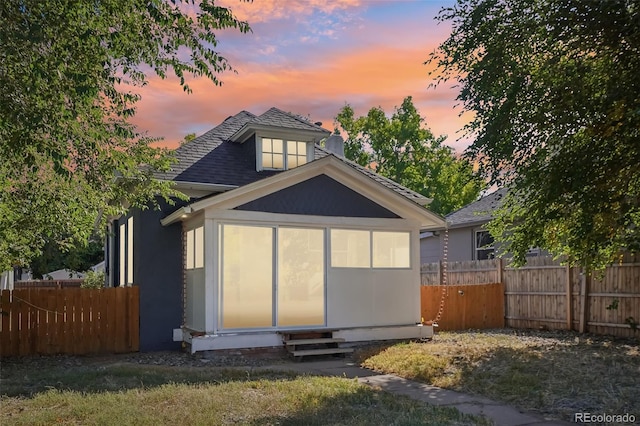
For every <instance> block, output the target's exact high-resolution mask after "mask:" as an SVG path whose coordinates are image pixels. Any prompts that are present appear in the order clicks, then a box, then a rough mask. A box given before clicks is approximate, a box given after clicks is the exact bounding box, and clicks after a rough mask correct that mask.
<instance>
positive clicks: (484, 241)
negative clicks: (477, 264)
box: [475, 231, 495, 260]
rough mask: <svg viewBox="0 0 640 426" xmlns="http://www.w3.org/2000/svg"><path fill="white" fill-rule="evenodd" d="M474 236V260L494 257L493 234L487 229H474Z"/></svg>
mask: <svg viewBox="0 0 640 426" xmlns="http://www.w3.org/2000/svg"><path fill="white" fill-rule="evenodd" d="M475 237H476V238H475V252H476V260H485V259H493V258H494V257H495V249H494V247H493V236H491V234H490V233H489V231H476V232H475Z"/></svg>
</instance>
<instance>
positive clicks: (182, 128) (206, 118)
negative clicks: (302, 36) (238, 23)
mask: <svg viewBox="0 0 640 426" xmlns="http://www.w3.org/2000/svg"><path fill="white" fill-rule="evenodd" d="M327 3H330V4H329V5H325V2H324V1H320V0H317V1H316V0H306V1H287V2H276V1H275V0H274V1H259V0H256V1H254V2H253V3H251V4H245V3H241V2H238V3H237V4H236V2H233V1H232V2H231V3H229V4H230V5H231V6H232V7H233V8H234V12H236V13H238V14H240V11H239V10H236V8H237V7H238V5H240V6H241V9H242V11H243V12H242V13H246V14H247V15H246V19H249V20H250V22H251V17H252V15H251V14H250V13H255V14H256V16H253V18H255V19H258V21H259V20H260V19H262V20H267V19H277V17H278V16H285V14H297V16H301V17H304V16H307V15H309V14H310V13H311V12H310V11H309V10H311V9H314V8H315V9H318V10H323V11H331V10H337V9H336V8H338V9H340V10H346V9H347V8H358V7H363V2H358V1H355V0H354V1H342V2H327ZM257 6H258V7H257ZM332 8H333V9H332ZM245 9H246V10H247V11H246V12H245ZM257 11H260V13H259V14H258V12H257ZM260 14H262V15H264V16H262V17H260V16H258V15H260ZM241 17H243V16H241ZM243 19H244V17H243ZM254 22H255V20H254ZM425 22H427V24H425ZM270 31H276V30H275V29H270ZM283 31H284V29H283ZM448 31H449V29H448V28H447V27H446V26H436V24H435V23H430V22H429V17H424V18H423V19H419V20H415V19H414V20H412V21H407V22H405V23H403V24H402V25H401V26H400V27H397V28H381V27H380V26H379V25H378V24H375V23H370V22H362V25H358V26H354V27H351V28H349V29H348V30H345V31H344V32H343V34H342V35H341V37H342V38H341V39H339V40H337V42H335V43H331V44H318V45H316V46H314V47H313V48H304V47H302V46H303V45H300V46H301V47H300V48H299V49H298V50H296V51H295V55H290V56H287V57H280V56H279V55H278V54H277V50H278V46H274V45H271V44H269V43H268V40H266V41H265V40H262V39H261V40H256V39H255V37H252V36H251V35H247V36H245V37H244V38H242V42H241V43H239V44H236V45H234V46H235V49H234V50H233V52H231V54H229V53H230V52H225V51H224V43H223V45H222V47H221V50H222V51H221V53H222V54H223V55H225V56H227V57H229V58H230V60H231V61H232V66H233V67H234V68H235V69H236V70H237V71H238V73H237V74H232V73H226V74H224V75H222V76H221V79H222V80H223V82H224V84H223V85H222V86H221V87H216V86H214V85H213V84H212V83H211V82H209V81H208V80H206V79H203V78H198V79H194V80H192V81H190V82H189V85H190V87H191V88H192V89H193V93H192V94H187V93H185V92H184V91H183V90H182V89H181V88H180V86H179V84H178V83H177V82H176V81H175V80H174V79H167V80H161V79H159V78H157V77H152V78H150V80H149V85H148V86H146V87H144V88H142V89H141V90H140V93H141V94H142V96H143V99H142V101H141V102H140V103H139V105H138V113H137V115H136V117H135V119H134V122H135V124H137V125H138V126H139V128H140V129H143V130H148V131H149V134H150V135H151V136H156V137H158V136H163V137H164V138H165V141H164V142H163V143H162V144H163V145H165V146H170V147H175V146H177V143H178V141H179V140H181V139H182V138H183V137H184V136H185V135H186V134H187V133H191V132H195V133H197V134H202V133H204V132H205V131H207V130H209V129H210V128H212V127H214V126H216V125H217V124H219V123H220V122H222V120H224V119H225V118H226V117H228V116H229V115H232V114H235V113H237V112H239V111H241V110H249V111H251V112H253V113H255V114H260V113H262V112H264V111H266V110H267V109H268V108H269V107H271V106H277V107H279V108H281V109H283V110H286V111H291V112H294V113H297V114H301V115H305V116H309V117H310V118H311V119H312V120H313V121H321V122H323V126H324V127H325V128H327V129H333V119H334V117H335V115H336V114H337V113H338V112H339V110H340V108H342V107H343V106H344V105H345V103H349V104H351V105H352V106H353V107H354V109H355V111H356V114H359V115H362V114H366V112H367V111H368V110H369V109H370V108H372V107H377V106H380V107H382V108H383V109H384V110H385V111H387V113H389V114H391V113H392V112H393V107H394V106H398V105H400V104H401V103H402V100H403V99H404V97H406V96H409V95H411V96H413V99H414V103H415V105H416V106H417V107H418V109H419V111H420V113H421V115H422V116H423V117H425V118H426V123H427V125H428V127H429V128H430V129H431V130H432V132H433V133H434V134H435V135H447V136H448V139H447V143H448V144H449V145H451V146H453V147H454V148H455V149H456V150H458V151H461V150H463V149H464V148H465V147H466V145H468V141H466V140H461V141H457V140H456V139H457V138H459V137H460V136H461V135H460V134H457V133H456V132H457V131H458V130H459V129H461V128H462V127H463V126H464V124H466V123H467V122H468V121H469V119H470V116H469V114H466V115H463V116H462V117H460V116H459V112H460V109H454V105H455V104H456V101H455V97H456V95H457V92H456V90H455V89H453V88H451V87H448V86H446V85H443V86H440V87H438V88H437V89H428V86H429V83H430V80H429V76H428V72H429V71H430V69H432V67H428V66H426V65H424V61H425V60H426V59H427V58H428V55H429V53H430V52H431V51H433V49H434V48H435V47H436V46H437V44H438V43H439V42H440V41H442V40H443V39H444V38H445V37H446V35H447V34H448ZM236 41H237V40H236ZM243 43H244V44H243ZM249 50H251V51H252V52H253V51H255V52H258V51H261V53H258V54H255V55H254V54H251V55H250V54H248V53H247V52H249ZM243 52H244V53H243ZM265 58H266V59H267V60H264V59H265ZM261 61H262V62H261Z"/></svg>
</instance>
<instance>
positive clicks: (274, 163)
mask: <svg viewBox="0 0 640 426" xmlns="http://www.w3.org/2000/svg"><path fill="white" fill-rule="evenodd" d="M260 140H261V149H260V150H259V151H258V152H260V153H261V156H260V159H259V160H260V161H259V162H258V169H259V170H261V169H275V170H288V169H293V168H296V167H298V166H301V165H303V164H306V163H307V162H308V161H309V158H308V157H309V143H308V142H303V141H296V140H287V139H277V138H265V137H263V138H260Z"/></svg>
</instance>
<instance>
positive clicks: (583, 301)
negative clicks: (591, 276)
mask: <svg viewBox="0 0 640 426" xmlns="http://www.w3.org/2000/svg"><path fill="white" fill-rule="evenodd" d="M588 296H589V280H588V277H587V274H586V273H585V272H584V270H582V272H580V326H579V329H578V331H579V332H580V333H585V332H586V331H587V319H588V316H589V309H588V306H587V302H588V300H589V298H588Z"/></svg>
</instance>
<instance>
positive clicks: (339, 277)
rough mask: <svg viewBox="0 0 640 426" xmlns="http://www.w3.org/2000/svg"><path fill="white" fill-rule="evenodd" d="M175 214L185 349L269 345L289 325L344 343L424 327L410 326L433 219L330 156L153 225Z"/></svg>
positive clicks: (407, 334) (179, 333) (420, 332)
mask: <svg viewBox="0 0 640 426" xmlns="http://www.w3.org/2000/svg"><path fill="white" fill-rule="evenodd" d="M345 200H348V201H346V202H345ZM349 203H354V207H353V208H352V207H350V206H349V205H348V204H349ZM358 203H359V204H360V206H359V207H358V206H355V204H358ZM345 204H347V205H345ZM362 206H365V207H362ZM351 212H354V213H353V214H351ZM363 212H365V213H363ZM369 212H370V213H369ZM368 216H370V217H368ZM176 221H182V222H183V231H184V236H183V243H184V275H185V283H184V301H183V304H184V325H183V327H182V328H181V329H177V330H174V339H175V340H181V341H185V342H187V343H189V344H191V350H192V352H196V351H200V350H216V349H229V348H255V347H270V346H278V345H281V344H282V338H281V335H280V333H282V332H284V331H292V330H313V331H319V330H331V331H332V332H333V335H334V336H335V337H342V338H344V339H345V341H347V342H349V341H365V340H385V339H406V338H418V337H429V335H430V333H431V329H430V328H428V327H421V326H419V324H420V320H421V318H420V253H419V244H420V240H419V233H420V230H424V229H429V228H433V229H436V228H441V227H443V226H444V221H443V219H442V218H441V217H439V216H438V215H436V214H433V213H431V212H430V211H428V210H427V209H425V208H424V207H423V206H420V205H418V204H417V203H416V202H414V201H413V200H411V199H409V198H407V197H405V196H403V195H401V194H400V193H398V192H397V191H394V190H393V189H390V188H388V187H386V186H384V185H381V184H380V183H379V182H376V181H375V180H373V179H371V178H370V177H368V176H367V175H365V174H363V173H362V172H360V171H358V170H355V169H354V168H353V167H351V166H350V165H348V164H346V163H345V162H343V161H342V160H339V159H337V158H335V157H333V156H327V157H325V158H322V159H320V160H317V161H314V162H311V163H309V164H306V165H304V166H301V167H298V168H296V169H293V170H289V171H286V172H283V173H280V174H278V175H275V176H272V177H269V178H266V179H263V180H260V181H258V182H254V183H252V184H249V185H246V186H243V187H240V188H237V189H233V190H231V191H228V192H225V193H221V194H218V195H215V196H212V197H209V198H205V199H203V200H200V201H196V202H195V203H193V204H191V205H189V206H186V207H183V208H181V209H178V210H177V211H176V212H174V213H173V214H171V215H169V216H168V217H167V218H165V219H163V224H165V225H168V224H171V223H174V222H176Z"/></svg>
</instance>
